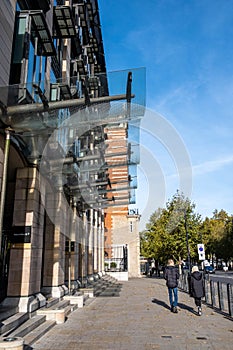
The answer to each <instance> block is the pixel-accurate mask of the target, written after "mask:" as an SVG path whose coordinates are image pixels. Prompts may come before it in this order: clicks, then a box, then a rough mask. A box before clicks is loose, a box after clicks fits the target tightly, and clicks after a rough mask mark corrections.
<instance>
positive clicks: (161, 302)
mask: <svg viewBox="0 0 233 350" xmlns="http://www.w3.org/2000/svg"><path fill="white" fill-rule="evenodd" d="M152 303H154V304H158V305H160V306H163V307H164V308H165V309H168V310H170V306H169V305H168V304H166V303H165V302H164V301H162V300H159V299H156V298H153V299H152Z"/></svg>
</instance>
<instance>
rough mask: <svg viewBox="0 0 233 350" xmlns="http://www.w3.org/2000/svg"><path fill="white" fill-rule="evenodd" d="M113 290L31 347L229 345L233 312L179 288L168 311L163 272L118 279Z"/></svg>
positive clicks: (146, 349) (143, 349)
mask: <svg viewBox="0 0 233 350" xmlns="http://www.w3.org/2000/svg"><path fill="white" fill-rule="evenodd" d="M121 284H122V287H121V291H120V294H119V296H115V297H95V298H93V299H92V301H91V303H88V304H87V305H86V306H84V307H83V308H79V309H77V310H76V311H74V312H72V313H71V314H70V315H69V317H68V319H67V321H66V322H65V323H64V324H60V325H56V326H55V327H54V328H52V329H51V330H50V331H49V332H48V333H46V334H45V335H44V336H43V337H42V338H41V339H40V340H38V341H37V342H36V343H34V344H33V346H32V349H33V350H92V349H93V350H94V349H95V350H126V349H127V350H131V349H132V350H150V349H162V350H168V349H169V350H171V349H172V350H175V349H179V350H183V349H185V350H186V349H187V350H189V349H190V350H195V349H198V350H202V349H214V350H220V349H224V350H228V349H229V350H232V348H233V345H232V344H233V318H230V317H228V316H226V315H224V314H221V313H220V312H217V311H216V310H214V309H212V308H211V307H209V306H207V305H205V304H203V308H202V309H203V314H202V316H198V315H197V313H196V307H195V304H194V300H193V298H191V297H190V296H189V295H188V294H187V293H185V292H182V291H180V290H179V294H178V298H179V301H178V313H177V314H175V313H172V312H171V311H170V307H169V302H168V292H167V287H166V285H165V280H164V279H163V278H157V277H153V278H148V277H142V278H135V279H130V280H129V281H127V282H121Z"/></svg>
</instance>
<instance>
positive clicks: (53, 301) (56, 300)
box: [46, 298, 60, 308]
mask: <svg viewBox="0 0 233 350" xmlns="http://www.w3.org/2000/svg"><path fill="white" fill-rule="evenodd" d="M59 300H60V299H59V298H48V299H47V300H46V307H47V308H50V307H53V306H54V305H56V304H57V303H59Z"/></svg>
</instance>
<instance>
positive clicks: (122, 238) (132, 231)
mask: <svg viewBox="0 0 233 350" xmlns="http://www.w3.org/2000/svg"><path fill="white" fill-rule="evenodd" d="M138 223H139V215H125V216H122V215H114V216H113V228H112V243H113V246H118V247H119V246H121V245H122V246H123V245H126V244H127V248H128V273H129V277H140V276H141V274H140V239H139V229H138Z"/></svg>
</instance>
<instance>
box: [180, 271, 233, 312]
mask: <svg viewBox="0 0 233 350" xmlns="http://www.w3.org/2000/svg"><path fill="white" fill-rule="evenodd" d="M204 277H205V278H204V287H205V297H204V299H203V300H204V302H205V303H206V304H207V305H208V306H210V307H213V308H214V309H217V310H219V311H221V312H223V313H225V314H228V315H229V316H231V317H233V284H231V283H226V282H221V281H213V280H211V279H210V278H209V275H205V276H204ZM179 288H180V289H182V290H183V291H185V292H187V293H189V274H188V272H186V271H185V272H184V273H182V274H181V276H180V280H179Z"/></svg>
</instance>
